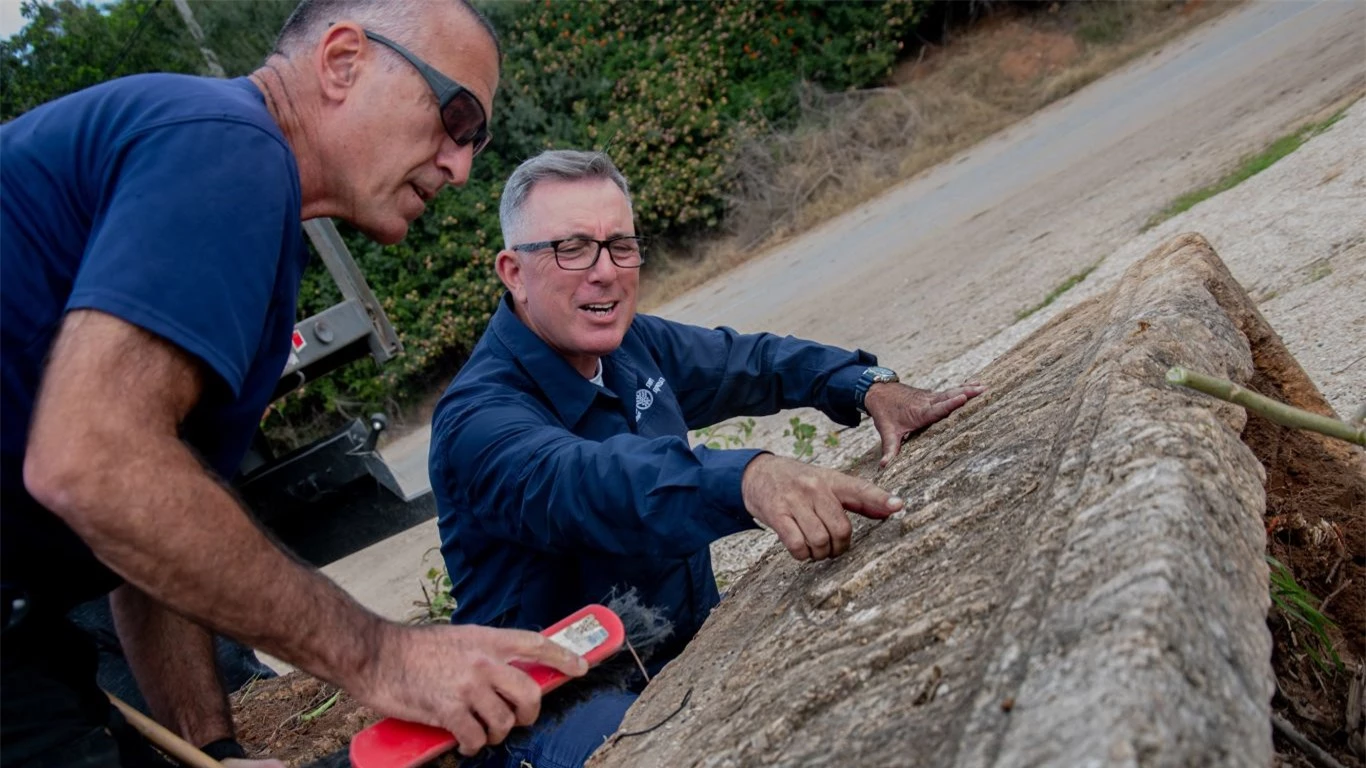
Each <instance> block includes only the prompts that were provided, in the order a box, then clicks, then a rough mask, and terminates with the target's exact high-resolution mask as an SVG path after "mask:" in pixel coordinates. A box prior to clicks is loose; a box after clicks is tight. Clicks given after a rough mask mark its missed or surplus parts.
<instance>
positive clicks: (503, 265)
mask: <svg viewBox="0 0 1366 768" xmlns="http://www.w3.org/2000/svg"><path fill="white" fill-rule="evenodd" d="M493 269H494V271H495V272H497V273H498V279H499V280H502V281H503V285H505V286H507V289H508V292H509V293H511V294H512V300H513V301H514V302H516V303H517V304H525V303H526V283H524V282H523V281H522V278H523V277H524V275H523V274H522V259H521V256H520V255H519V254H518V253H517V252H516V251H513V250H510V249H508V248H504V249H503V250H501V251H499V252H498V256H497V257H495V258H494V261H493Z"/></svg>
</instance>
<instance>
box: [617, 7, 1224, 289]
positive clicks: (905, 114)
mask: <svg viewBox="0 0 1366 768" xmlns="http://www.w3.org/2000/svg"><path fill="white" fill-rule="evenodd" d="M1238 4H1239V3H1238V2H1237V0H1222V1H1213V2H1203V1H1202V0H1190V1H1189V2H1179V0H1178V1H1176V2H1158V1H1157V0H1153V1H1151V2H1104V1H1101V2H1076V3H1068V4H1065V5H1060V4H1055V5H1054V6H1052V8H1051V9H1050V10H1047V11H1042V12H1035V13H1009V12H1007V13H998V14H997V15H996V16H995V17H993V18H990V19H988V20H986V21H985V22H983V23H979V24H978V25H976V26H975V27H974V28H972V29H971V30H969V31H967V32H966V33H964V34H962V35H961V36H958V37H956V38H954V39H953V40H952V41H951V44H949V45H946V46H933V47H930V46H927V47H926V48H925V49H924V50H923V51H922V53H921V54H920V55H919V56H918V57H917V59H916V60H913V61H908V62H906V63H904V64H903V65H902V66H901V67H900V68H899V69H898V71H897V72H896V74H895V75H894V77H893V84H892V85H891V86H890V87H887V88H879V89H874V90H872V91H863V92H858V93H842V94H825V93H820V92H818V91H815V90H810V91H807V92H805V93H803V95H802V96H803V98H802V103H803V107H804V109H803V116H802V119H801V121H800V124H799V127H798V128H797V129H795V130H793V131H789V132H784V133H773V134H769V135H766V136H757V137H752V138H751V139H750V140H749V141H747V142H744V144H743V145H742V149H741V150H740V152H739V153H738V155H737V157H736V159H735V162H734V163H732V166H733V167H732V173H733V174H734V175H735V178H736V180H737V182H738V184H737V193H736V197H735V199H733V200H732V201H731V213H730V215H729V219H728V222H727V226H728V233H727V234H726V235H723V236H721V237H718V238H716V239H714V240H711V241H709V242H705V243H702V244H701V245H699V246H697V247H695V248H694V249H692V252H691V253H688V254H671V253H653V254H651V260H652V264H651V269H650V271H649V273H648V276H647V277H646V279H645V280H644V281H643V285H642V296H641V307H642V309H645V310H649V309H650V308H652V307H657V306H658V305H660V304H662V303H664V302H666V301H668V300H669V299H671V298H673V297H675V296H678V295H680V294H682V293H684V292H686V291H688V290H689V289H691V288H694V287H696V286H698V285H701V284H702V283H704V282H706V281H707V280H710V279H711V278H713V277H716V276H717V275H720V274H723V273H725V272H727V271H729V270H731V269H733V268H735V267H736V266H738V265H740V264H742V263H744V262H745V261H748V260H749V259H751V258H754V257H755V256H757V255H759V254H761V253H763V252H764V251H765V250H767V249H769V248H772V247H774V246H776V245H778V244H780V243H782V242H783V241H784V240H785V239H787V238H789V237H791V236H793V235H795V234H798V233H800V232H803V231H805V230H808V229H810V228H812V227H814V226H816V225H818V224H820V223H822V222H824V221H827V220H829V219H831V218H834V217H836V216H838V215H840V214H842V213H844V212H846V211H848V210H850V209H852V208H854V207H856V206H858V205H859V204H861V203H863V202H866V201H868V200H870V199H872V198H874V197H876V196H878V195H880V194H881V193H883V192H885V191H886V190H887V189H889V188H891V187H893V186H895V185H897V184H900V183H902V182H904V181H906V180H907V179H910V178H912V177H913V176H915V175H917V174H919V173H921V172H922V171H924V170H926V169H928V168H930V167H932V166H934V165H936V164H938V163H941V162H943V161H944V160H947V159H948V158H949V157H951V156H953V155H954V154H956V153H958V152H960V151H962V150H964V149H966V148H967V147H970V146H972V145H974V144H976V143H978V142H980V141H981V140H983V139H985V138H986V137H988V136H990V135H991V134H993V133H996V132H997V131H1000V130H1001V129H1003V128H1005V127H1007V126H1009V125H1011V124H1012V123H1014V122H1016V121H1017V120H1020V119H1021V118H1024V117H1027V116H1028V115H1030V114H1033V113H1034V112H1036V111H1037V110H1039V109H1040V108H1042V107H1044V106H1046V105H1048V104H1050V103H1052V102H1054V101H1056V100H1058V99H1060V98H1063V97H1065V96H1067V95H1068V94H1071V93H1074V92H1076V91H1077V90H1079V89H1080V88H1082V87H1084V86H1085V85H1087V84H1089V83H1091V82H1093V81H1094V80H1096V79H1098V78H1100V77H1101V76H1103V75H1105V74H1106V73H1108V72H1111V71H1113V70H1114V69H1116V68H1118V67H1120V66H1121V65H1123V64H1125V63H1126V62H1128V61H1130V60H1132V59H1134V58H1135V57H1137V56H1139V55H1142V54H1144V53H1147V52H1150V51H1153V50H1155V49H1156V48H1158V47H1160V46H1161V45H1163V44H1165V43H1167V42H1170V41H1171V40H1173V39H1175V38H1176V37H1178V36H1180V35H1181V34H1183V33H1184V32H1187V31H1189V30H1191V29H1193V28H1194V27H1196V26H1197V25H1199V24H1200V23H1202V22H1204V21H1207V20H1209V19H1212V18H1214V17H1215V16H1218V15H1219V14H1221V13H1223V12H1225V11H1227V10H1229V9H1230V8H1233V7H1235V6H1236V5H1238Z"/></svg>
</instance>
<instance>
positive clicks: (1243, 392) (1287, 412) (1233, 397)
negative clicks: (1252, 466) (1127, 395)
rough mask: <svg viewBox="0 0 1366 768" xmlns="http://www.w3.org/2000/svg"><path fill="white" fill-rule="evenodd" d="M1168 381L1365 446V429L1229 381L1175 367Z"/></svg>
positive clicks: (1278, 420)
mask: <svg viewBox="0 0 1366 768" xmlns="http://www.w3.org/2000/svg"><path fill="white" fill-rule="evenodd" d="M1167 381H1169V382H1171V383H1172V384H1180V385H1181V386H1183V387H1189V388H1190V389H1194V390H1196V391H1197V392H1204V393H1205V394H1207V395H1212V396H1214V397H1217V398H1219V399H1220V400H1225V401H1227V402H1230V403H1233V404H1234V405H1241V406H1242V407H1244V408H1246V409H1247V410H1249V411H1252V412H1253V413H1256V414H1258V415H1260V416H1264V417H1266V418H1268V419H1270V420H1271V421H1274V422H1276V423H1277V424H1281V425H1284V426H1287V427H1295V428H1297V429H1308V430H1310V431H1313V432H1318V433H1319V434H1323V435H1327V436H1329V437H1336V438H1338V439H1339V440H1346V441H1347V442H1349V443H1356V444H1357V445H1363V446H1366V428H1360V429H1358V428H1354V427H1352V426H1351V425H1349V424H1347V423H1345V422H1341V421H1338V420H1337V419H1333V418H1329V417H1327V416H1321V415H1319V414H1317V413H1310V412H1309V411H1306V410H1304V409H1302V408H1296V407H1295V406H1293V405H1286V404H1285V403H1281V402H1277V401H1275V400H1272V399H1271V398H1269V397H1265V396H1263V395H1259V394H1257V393H1256V392H1253V391H1251V390H1248V389H1244V388H1243V387H1240V386H1238V385H1237V384H1234V383H1233V382H1231V381H1229V380H1228V379H1221V378H1219V377H1217V376H1208V375H1206V374H1203V373H1199V372H1197V371H1188V370H1186V369H1185V368H1182V367H1180V366H1176V367H1174V368H1172V369H1171V370H1169V371H1167Z"/></svg>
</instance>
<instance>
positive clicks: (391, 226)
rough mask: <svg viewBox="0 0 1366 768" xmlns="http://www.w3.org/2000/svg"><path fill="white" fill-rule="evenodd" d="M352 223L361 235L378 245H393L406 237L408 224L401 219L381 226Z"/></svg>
mask: <svg viewBox="0 0 1366 768" xmlns="http://www.w3.org/2000/svg"><path fill="white" fill-rule="evenodd" d="M352 223H353V224H355V226H356V229H359V230H360V231H361V234H363V235H365V236H366V237H368V238H370V239H371V240H374V241H375V242H377V243H379V244H380V245H393V244H395V243H398V242H401V241H402V240H403V238H405V237H407V236H408V222H407V221H406V220H404V219H402V218H398V219H396V220H394V221H393V222H385V223H384V224H383V225H382V226H370V225H368V224H357V223H355V222H352Z"/></svg>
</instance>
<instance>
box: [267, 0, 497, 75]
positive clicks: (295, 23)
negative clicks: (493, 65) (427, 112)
mask: <svg viewBox="0 0 1366 768" xmlns="http://www.w3.org/2000/svg"><path fill="white" fill-rule="evenodd" d="M450 1H451V2H453V3H454V4H455V5H457V6H459V7H460V8H461V9H462V10H464V11H465V12H466V13H467V14H469V15H470V18H472V19H474V20H475V21H476V22H478V24H479V26H480V27H482V28H483V30H484V32H486V33H487V34H488V36H489V38H490V39H492V40H493V47H494V49H496V50H497V52H498V69H499V72H500V73H501V72H502V68H503V44H502V42H501V41H500V40H499V39H498V32H497V31H496V30H494V28H493V24H492V23H491V22H489V20H488V18H487V17H486V16H484V14H482V13H480V12H479V9H478V8H475V7H474V6H473V5H471V4H470V2H469V0H450ZM433 4H434V2H433V0H428V1H427V2H418V0H302V2H300V3H299V4H298V5H297V6H295V8H294V11H293V13H291V14H289V18H288V19H286V20H285V25H284V27H282V28H281V29H280V36H279V37H277V38H275V50H274V53H276V54H278V55H281V56H284V57H286V58H289V57H290V56H292V55H294V54H296V53H303V52H307V51H311V50H312V49H313V46H314V45H315V44H316V43H317V42H318V40H319V38H321V37H322V34H323V32H324V31H326V30H327V28H328V27H330V26H332V25H333V24H336V23H337V22H339V21H344V20H349V21H354V22H356V23H357V24H360V25H361V26H363V27H365V28H366V29H368V30H371V31H374V32H378V33H380V34H382V35H386V36H388V37H392V38H394V39H396V40H398V41H400V42H401V43H403V44H404V45H405V46H407V45H408V41H409V40H411V39H412V38H413V37H415V36H417V33H418V31H419V30H421V29H422V26H423V23H424V21H425V16H426V14H427V13H428V11H429V10H430V9H431V8H432V6H433ZM384 50H385V51H388V49H387V48H385V49H384ZM391 58H392V59H393V61H394V62H399V61H401V59H399V58H398V55H397V54H394V55H393V56H392V57H391Z"/></svg>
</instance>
